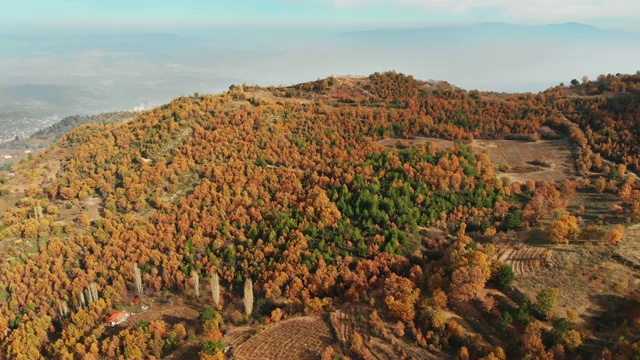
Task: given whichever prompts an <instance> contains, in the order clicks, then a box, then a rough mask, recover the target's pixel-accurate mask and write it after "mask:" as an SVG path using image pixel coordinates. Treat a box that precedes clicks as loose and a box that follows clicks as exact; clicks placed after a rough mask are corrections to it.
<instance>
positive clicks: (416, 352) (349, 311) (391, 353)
mask: <svg viewBox="0 0 640 360" xmlns="http://www.w3.org/2000/svg"><path fill="white" fill-rule="evenodd" d="M329 322H330V324H331V327H332V330H333V332H334V333H335V334H336V337H337V338H338V341H339V342H340V344H341V345H342V348H343V350H344V351H346V352H348V351H349V348H350V346H351V337H352V336H353V334H354V333H356V332H357V333H359V334H360V335H362V337H363V339H364V340H365V341H364V345H365V347H366V349H365V352H367V353H368V354H370V355H371V356H372V358H374V359H378V360H387V359H388V360H392V359H399V358H407V359H434V360H435V359H443V358H447V356H446V354H444V353H442V352H441V351H439V350H437V349H430V351H427V350H425V349H423V348H420V347H417V346H414V345H412V344H410V343H408V342H406V341H405V340H403V339H401V338H399V337H397V336H395V335H393V329H391V324H389V323H387V324H386V325H387V326H386V327H387V333H388V334H389V336H390V339H388V340H386V339H381V338H378V337H376V336H373V335H372V333H371V327H370V326H369V312H368V311H367V309H366V308H365V307H364V306H363V305H351V304H350V305H346V306H344V307H343V308H342V309H339V310H336V311H334V312H332V313H331V314H330V315H329ZM334 348H335V347H334Z"/></svg>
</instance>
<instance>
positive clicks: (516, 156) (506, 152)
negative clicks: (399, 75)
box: [378, 137, 576, 182]
mask: <svg viewBox="0 0 640 360" xmlns="http://www.w3.org/2000/svg"><path fill="white" fill-rule="evenodd" d="M427 142H430V143H433V144H434V145H436V146H439V147H442V148H445V149H448V148H450V147H452V146H454V144H455V142H453V141H449V140H442V139H436V138H428V137H416V138H414V139H395V138H387V139H384V140H381V141H379V142H378V144H380V145H382V146H384V147H387V148H402V147H407V146H416V145H421V144H425V143H427ZM461 143H463V144H465V145H469V146H471V148H472V149H473V150H474V151H475V152H476V153H487V155H489V158H490V159H491V161H492V162H493V163H494V164H495V165H496V167H497V168H498V169H499V171H498V173H497V175H498V176H499V177H507V178H509V179H511V180H512V181H517V182H525V181H527V180H529V179H532V180H545V181H556V180H563V179H565V178H567V177H571V176H575V175H576V169H575V163H574V160H573V156H572V154H571V143H570V142H569V139H566V138H563V139H559V140H539V141H522V140H473V141H471V142H469V141H463V142H461Z"/></svg>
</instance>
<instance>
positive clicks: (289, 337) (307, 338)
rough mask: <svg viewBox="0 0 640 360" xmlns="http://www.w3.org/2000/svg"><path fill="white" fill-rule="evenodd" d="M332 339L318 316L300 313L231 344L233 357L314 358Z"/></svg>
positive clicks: (325, 324)
mask: <svg viewBox="0 0 640 360" xmlns="http://www.w3.org/2000/svg"><path fill="white" fill-rule="evenodd" d="M334 342H335V340H334V338H333V336H332V334H331V329H330V328H329V325H328V324H327V323H326V322H325V320H324V319H323V318H322V317H320V316H304V317H298V318H293V319H288V320H283V321H281V322H278V323H275V324H272V325H269V326H267V327H266V328H265V329H264V330H262V331H261V332H259V333H258V334H256V335H254V336H251V337H250V338H249V339H248V340H247V341H245V342H243V343H241V344H240V345H238V346H237V347H236V348H235V351H234V355H235V357H236V358H237V359H247V360H249V359H256V360H258V359H260V360H262V359H264V360H267V359H274V360H275V359H292V360H293V359H318V358H319V357H320V355H321V354H322V352H323V351H324V350H325V349H326V348H327V347H328V346H330V345H332V344H333V343H334Z"/></svg>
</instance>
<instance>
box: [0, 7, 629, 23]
mask: <svg viewBox="0 0 640 360" xmlns="http://www.w3.org/2000/svg"><path fill="white" fill-rule="evenodd" d="M490 21H500V22H508V23H516V24H548V23H564V22H581V23H586V24H591V25H595V26H599V27H602V28H606V29H626V30H640V25H639V24H640V0H21V1H10V2H8V4H4V6H3V10H2V12H0V24H2V25H0V26H2V27H4V28H7V27H8V28H16V29H17V28H24V27H34V26H35V27H41V26H47V27H49V26H56V27H58V26H72V27H76V26H88V27H94V28H143V29H157V28H166V27H180V28H184V27H195V28H198V27H221V26H222V27H228V26H234V25H237V26H265V25H267V26H278V27H291V26H294V27H299V26H322V27H337V28H345V27H356V28H370V27H413V26H421V25H433V24H465V23H478V22H490Z"/></svg>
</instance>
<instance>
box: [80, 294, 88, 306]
mask: <svg viewBox="0 0 640 360" xmlns="http://www.w3.org/2000/svg"><path fill="white" fill-rule="evenodd" d="M86 306H87V302H86V301H85V299H84V291H80V307H86Z"/></svg>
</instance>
